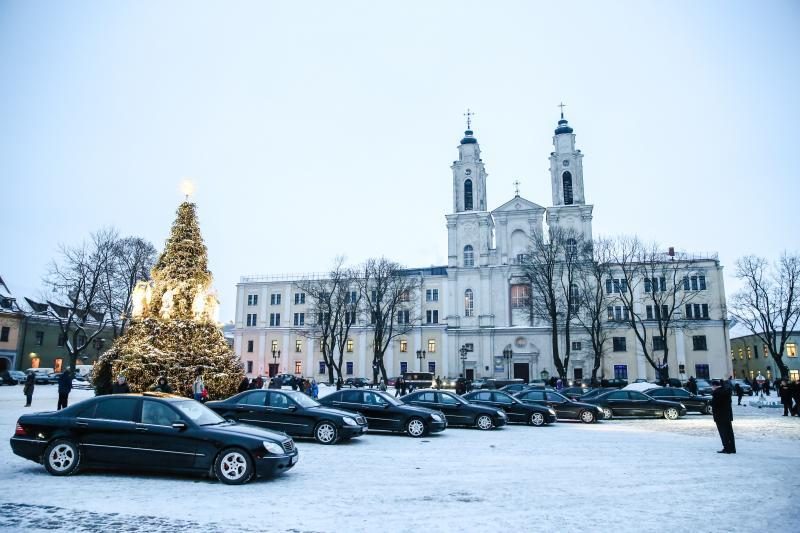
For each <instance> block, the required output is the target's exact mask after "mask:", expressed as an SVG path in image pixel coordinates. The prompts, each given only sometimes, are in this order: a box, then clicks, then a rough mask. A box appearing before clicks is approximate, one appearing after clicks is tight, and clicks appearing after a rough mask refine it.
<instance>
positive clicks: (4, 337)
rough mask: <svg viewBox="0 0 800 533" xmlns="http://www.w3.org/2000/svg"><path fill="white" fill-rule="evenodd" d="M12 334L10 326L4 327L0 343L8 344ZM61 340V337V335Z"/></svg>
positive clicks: (0, 335) (0, 332)
mask: <svg viewBox="0 0 800 533" xmlns="http://www.w3.org/2000/svg"><path fill="white" fill-rule="evenodd" d="M10 333H11V328H10V327H8V326H3V327H2V329H0V342H8V335H9V334H10ZM58 338H59V340H61V336H60V335H59V337H58ZM59 346H64V345H63V344H59Z"/></svg>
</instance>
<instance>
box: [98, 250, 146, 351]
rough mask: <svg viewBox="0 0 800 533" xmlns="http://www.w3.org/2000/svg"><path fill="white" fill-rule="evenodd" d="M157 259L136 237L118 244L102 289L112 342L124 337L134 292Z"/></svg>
mask: <svg viewBox="0 0 800 533" xmlns="http://www.w3.org/2000/svg"><path fill="white" fill-rule="evenodd" d="M156 255H157V252H156V248H155V246H153V245H152V244H151V243H150V242H148V241H146V240H144V239H141V238H139V237H125V238H122V239H119V240H117V242H116V247H115V249H114V253H113V256H112V262H111V264H110V268H108V269H106V273H105V275H106V279H105V282H104V283H103V289H102V290H103V300H104V305H105V308H106V310H107V312H108V319H109V325H110V327H111V330H112V333H113V335H114V338H116V337H119V336H120V335H122V334H123V333H125V329H126V327H127V325H128V322H129V321H130V315H131V304H132V301H131V298H132V296H133V289H134V288H135V287H136V283H138V282H139V281H148V280H149V279H150V270H151V269H152V268H153V265H154V264H155V261H156Z"/></svg>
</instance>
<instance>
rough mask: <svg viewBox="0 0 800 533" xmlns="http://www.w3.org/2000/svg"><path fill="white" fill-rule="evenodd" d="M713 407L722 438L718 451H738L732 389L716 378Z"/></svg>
mask: <svg viewBox="0 0 800 533" xmlns="http://www.w3.org/2000/svg"><path fill="white" fill-rule="evenodd" d="M711 387H712V388H713V392H712V393H711V408H712V409H713V413H714V423H715V424H716V425H717V431H719V438H720V439H721V440H722V449H721V450H720V451H718V452H717V453H736V441H735V440H734V436H733V409H732V408H731V389H730V387H723V386H722V382H721V381H720V380H718V379H715V380H713V381H712V382H711Z"/></svg>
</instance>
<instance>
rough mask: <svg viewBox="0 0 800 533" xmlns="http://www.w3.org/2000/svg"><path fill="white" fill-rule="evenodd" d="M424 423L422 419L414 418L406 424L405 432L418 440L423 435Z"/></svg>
mask: <svg viewBox="0 0 800 533" xmlns="http://www.w3.org/2000/svg"><path fill="white" fill-rule="evenodd" d="M425 431H426V428H425V422H423V421H422V419H420V418H417V417H414V418H412V419H410V420H409V421H408V422H407V423H406V432H407V433H408V434H409V436H411V437H414V438H419V437H422V436H423V435H425Z"/></svg>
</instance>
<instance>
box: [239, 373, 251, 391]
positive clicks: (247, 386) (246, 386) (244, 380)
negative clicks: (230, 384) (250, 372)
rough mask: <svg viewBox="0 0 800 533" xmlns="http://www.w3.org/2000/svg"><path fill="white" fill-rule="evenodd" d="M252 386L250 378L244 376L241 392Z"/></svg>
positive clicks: (240, 386) (240, 384)
mask: <svg viewBox="0 0 800 533" xmlns="http://www.w3.org/2000/svg"><path fill="white" fill-rule="evenodd" d="M249 388H250V380H249V379H247V376H245V377H243V378H242V381H241V382H240V383H239V392H244V391H246V390H247V389H249Z"/></svg>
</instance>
